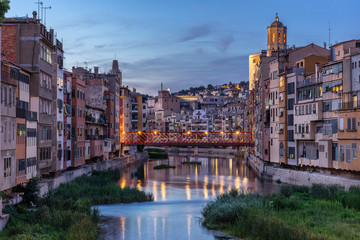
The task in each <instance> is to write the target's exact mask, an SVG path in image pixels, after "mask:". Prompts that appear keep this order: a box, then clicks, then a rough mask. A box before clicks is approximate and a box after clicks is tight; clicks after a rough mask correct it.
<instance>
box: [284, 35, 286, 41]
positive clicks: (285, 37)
mask: <svg viewBox="0 0 360 240" xmlns="http://www.w3.org/2000/svg"><path fill="white" fill-rule="evenodd" d="M284 43H286V34H285V33H284Z"/></svg>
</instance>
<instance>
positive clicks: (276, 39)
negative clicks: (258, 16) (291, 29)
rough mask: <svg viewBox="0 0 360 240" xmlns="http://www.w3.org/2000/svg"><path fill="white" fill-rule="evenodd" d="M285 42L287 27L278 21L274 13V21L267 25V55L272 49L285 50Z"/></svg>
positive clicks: (269, 54)
mask: <svg viewBox="0 0 360 240" xmlns="http://www.w3.org/2000/svg"><path fill="white" fill-rule="evenodd" d="M286 44H287V27H286V26H284V25H283V24H282V22H280V21H279V17H278V14H277V13H276V17H275V21H274V22H273V23H272V24H271V25H270V27H267V54H266V55H267V56H271V53H272V52H273V51H277V50H285V49H286Z"/></svg>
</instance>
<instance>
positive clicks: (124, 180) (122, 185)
mask: <svg viewBox="0 0 360 240" xmlns="http://www.w3.org/2000/svg"><path fill="white" fill-rule="evenodd" d="M124 187H126V179H125V178H122V179H121V180H120V188H121V189H123V188H124Z"/></svg>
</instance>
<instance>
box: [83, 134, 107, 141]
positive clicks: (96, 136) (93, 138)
mask: <svg viewBox="0 0 360 240" xmlns="http://www.w3.org/2000/svg"><path fill="white" fill-rule="evenodd" d="M105 138H107V136H106V135H89V134H86V135H85V140H104V139H105Z"/></svg>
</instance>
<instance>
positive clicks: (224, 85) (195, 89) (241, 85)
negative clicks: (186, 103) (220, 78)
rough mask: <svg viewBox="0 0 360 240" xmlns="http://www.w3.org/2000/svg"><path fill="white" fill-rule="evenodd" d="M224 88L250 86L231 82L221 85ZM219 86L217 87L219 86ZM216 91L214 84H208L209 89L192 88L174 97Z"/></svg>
mask: <svg viewBox="0 0 360 240" xmlns="http://www.w3.org/2000/svg"><path fill="white" fill-rule="evenodd" d="M219 85H221V86H222V89H226V88H232V87H236V86H240V87H244V86H248V85H249V82H245V81H242V82H240V83H232V82H229V83H224V84H219ZM219 85H217V86H219ZM214 89H215V86H213V85H212V84H208V85H207V87H205V86H203V85H201V86H200V87H190V88H189V89H183V90H180V91H178V92H174V93H172V95H188V94H191V95H193V94H196V93H198V92H201V91H204V90H214Z"/></svg>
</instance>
